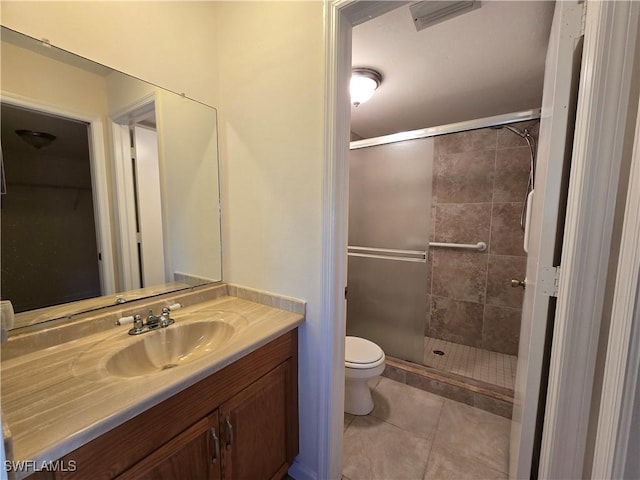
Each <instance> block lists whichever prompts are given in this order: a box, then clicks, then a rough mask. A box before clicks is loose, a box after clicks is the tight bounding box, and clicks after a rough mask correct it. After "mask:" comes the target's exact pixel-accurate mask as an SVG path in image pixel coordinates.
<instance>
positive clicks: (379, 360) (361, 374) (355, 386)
mask: <svg viewBox="0 0 640 480" xmlns="http://www.w3.org/2000/svg"><path fill="white" fill-rule="evenodd" d="M344 352H345V354H344V357H345V358H344V376H345V389H344V411H345V412H346V413H350V414H351V415H366V414H368V413H370V412H371V410H373V399H372V398H371V390H370V389H369V385H367V380H369V379H370V378H374V377H377V376H378V375H380V374H381V373H382V372H383V371H384V358H385V357H384V352H383V351H382V349H381V348H380V347H379V346H378V345H376V344H375V343H373V342H371V341H369V340H366V339H364V338H360V337H346V338H345V346H344Z"/></svg>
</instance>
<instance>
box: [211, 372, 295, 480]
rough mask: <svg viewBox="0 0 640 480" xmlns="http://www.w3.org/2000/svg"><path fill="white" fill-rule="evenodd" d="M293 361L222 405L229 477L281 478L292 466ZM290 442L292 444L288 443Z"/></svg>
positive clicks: (224, 459) (225, 467) (224, 470)
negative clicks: (289, 449)
mask: <svg viewBox="0 0 640 480" xmlns="http://www.w3.org/2000/svg"><path fill="white" fill-rule="evenodd" d="M291 376H292V369H291V362H290V361H287V362H285V363H283V364H281V365H280V366H278V367H276V368H275V369H274V370H272V371H271V372H270V373H268V374H267V375H265V376H264V377H262V378H261V379H260V380H258V381H257V382H255V383H254V384H252V385H250V386H249V387H247V388H246V389H244V390H243V391H242V392H240V393H239V394H237V395H236V396H235V397H233V398H232V399H231V400H229V401H228V402H226V403H224V404H223V405H222V406H221V407H220V428H221V430H222V431H223V433H224V434H223V439H224V442H223V443H224V446H223V448H222V451H223V452H222V473H223V477H224V479H225V480H230V479H251V480H262V479H272V478H277V479H280V478H282V476H283V475H284V474H285V473H286V471H287V469H288V467H289V463H288V462H289V461H290V458H289V455H288V448H290V437H291V432H290V428H289V425H290V423H289V422H288V417H290V416H292V415H293V414H294V413H295V412H294V411H292V410H295V409H293V408H292V407H291V405H290V404H291V400H290V395H288V391H289V390H290V382H291V381H292V379H291ZM288 442H289V443H288Z"/></svg>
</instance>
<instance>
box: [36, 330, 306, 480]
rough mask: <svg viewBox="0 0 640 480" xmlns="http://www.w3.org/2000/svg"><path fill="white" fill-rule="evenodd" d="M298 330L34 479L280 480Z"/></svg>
mask: <svg viewBox="0 0 640 480" xmlns="http://www.w3.org/2000/svg"><path fill="white" fill-rule="evenodd" d="M297 337H298V336H297V330H293V331H291V332H288V333H286V334H284V335H283V336H281V337H279V338H277V339H275V340H273V341H272V342H270V343H268V344H267V345H265V346H263V347H261V348H259V349H258V350H256V351H255V352H253V353H251V354H249V355H247V356H246V357H244V358H241V359H240V360H238V361H236V362H234V363H232V364H231V365H229V366H227V367H225V368H224V369H222V370H220V371H219V372H216V373H214V374H213V375H211V376H210V377H207V378H205V379H204V380H202V381H200V382H198V383H197V384H195V385H193V386H191V387H189V388H187V389H185V390H183V391H182V392H180V393H178V394H176V395H174V396H172V397H171V398H169V399H167V400H165V401H164V402H162V403H160V404H159V405H157V406H155V407H153V408H151V409H149V410H147V411H146V412H143V413H141V414H140V415H138V416H136V417H134V418H133V419H131V420H129V421H128V422H126V423H124V424H122V425H120V426H119V427H116V428H115V429H113V430H111V431H109V432H107V433H105V434H104V435H102V436H100V437H98V438H96V439H95V440H93V441H91V442H89V443H87V444H86V445H84V446H82V447H80V448H79V449H77V450H75V451H73V452H71V453H69V454H68V455H65V456H64V457H63V458H62V459H61V460H64V462H65V464H68V462H69V461H71V460H73V461H74V462H75V464H76V465H77V469H76V471H74V472H69V471H68V472H38V473H36V474H34V475H32V476H31V477H29V478H32V479H44V478H46V479H49V480H52V479H56V480H57V479H92V480H93V479H113V478H116V479H118V480H133V479H135V480H139V479H145V480H151V479H154V480H160V479H162V480H165V479H167V480H173V479H176V480H178V479H185V480H200V479H202V480H218V479H225V480H227V479H242V480H244V479H247V480H260V479H278V480H279V479H281V478H282V477H283V476H284V475H285V474H286V472H287V470H288V468H289V467H290V466H291V464H292V462H293V459H294V457H295V456H296V455H297V453H298V404H297V402H298V398H297V397H298V387H297V379H298V373H297V372H298V370H297V363H298V358H297V357H298V355H297V345H298V339H297Z"/></svg>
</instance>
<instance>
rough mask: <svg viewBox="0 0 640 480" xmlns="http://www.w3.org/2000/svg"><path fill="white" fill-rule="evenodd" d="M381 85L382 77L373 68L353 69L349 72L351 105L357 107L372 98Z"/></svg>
mask: <svg viewBox="0 0 640 480" xmlns="http://www.w3.org/2000/svg"><path fill="white" fill-rule="evenodd" d="M381 83H382V75H381V74H380V72H378V71H377V70H374V69H373V68H354V69H353V70H352V72H351V83H350V85H349V91H350V93H351V103H353V105H354V106H356V107H357V106H358V105H360V104H361V103H364V102H366V101H368V100H369V99H371V97H373V93H374V92H375V91H376V89H377V88H378V87H379V86H380V84H381Z"/></svg>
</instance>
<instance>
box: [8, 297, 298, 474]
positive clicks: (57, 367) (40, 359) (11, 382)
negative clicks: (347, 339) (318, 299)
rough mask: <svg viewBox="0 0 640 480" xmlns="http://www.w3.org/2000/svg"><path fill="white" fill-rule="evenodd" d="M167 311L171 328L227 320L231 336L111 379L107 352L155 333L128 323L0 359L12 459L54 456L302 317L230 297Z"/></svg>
mask: <svg viewBox="0 0 640 480" xmlns="http://www.w3.org/2000/svg"><path fill="white" fill-rule="evenodd" d="M171 316H172V318H174V320H175V321H176V323H175V324H174V325H176V326H179V325H184V324H187V323H192V322H197V321H208V320H212V319H213V320H222V321H228V322H229V323H230V324H232V325H233V326H234V328H235V333H234V335H233V336H232V337H231V338H230V339H229V340H227V341H226V342H225V343H224V344H223V345H221V346H220V347H219V348H218V349H216V350H215V351H213V352H211V353H208V354H206V355H204V356H202V357H200V358H197V359H194V360H193V361H191V362H190V363H185V364H182V365H179V366H178V367H175V368H170V369H168V370H162V371H158V372H155V373H151V374H146V375H140V376H136V377H120V376H115V375H112V374H110V373H109V372H108V371H107V369H106V362H107V360H108V358H109V357H110V356H111V355H113V353H114V352H116V351H119V350H121V349H122V348H124V347H126V346H128V345H129V344H132V343H135V342H138V341H140V340H141V339H142V338H144V337H145V335H155V334H156V333H158V332H152V333H145V334H142V335H136V336H133V335H128V334H127V331H128V330H129V328H130V327H131V325H128V326H122V327H118V328H117V329H110V330H108V331H106V332H103V333H95V334H93V335H89V336H86V337H83V338H80V339H77V340H73V341H69V342H66V343H62V344H60V345H55V346H52V347H49V348H45V349H42V350H38V351H35V352H32V353H28V354H25V355H21V356H17V357H15V358H11V359H9V360H6V361H3V362H2V367H1V374H2V412H3V420H4V421H6V423H7V425H8V428H9V429H10V431H11V441H12V445H13V460H15V461H27V460H32V461H35V462H37V463H38V464H39V463H40V462H42V461H52V460H56V459H58V458H60V457H62V456H63V455H66V454H67V453H69V452H71V451H73V450H75V449H77V448H78V447H80V446H82V445H84V444H85V443H87V442H89V441H91V440H93V439H94V438H97V437H98V436H100V435H102V434H103V433H105V432H107V431H109V430H110V429H112V428H114V427H116V426H118V425H120V424H122V423H124V422H126V421H127V420H129V419H131V418H133V417H135V416H136V415H138V414H140V413H141V412H143V411H145V410H147V409H148V408H150V407H152V406H154V405H157V404H158V403H160V402H162V401H163V400H166V399H167V398H169V397H171V396H172V395H174V394H176V393H177V392H179V391H181V390H183V389H185V388H187V387H189V386H191V385H193V384H195V383H196V382H198V381H199V380H202V379H203V378H206V377H207V376H209V375H211V374H213V373H215V372H216V371H218V370H220V369H222V368H224V367H225V366H227V365H229V364H231V363H233V362H234V361H236V360H238V359H239V358H241V357H243V356H245V355H247V354H248V353H250V352H252V351H254V350H256V349H258V348H259V347H261V346H263V345H265V344H267V343H269V342H270V341H271V340H274V339H275V338H277V337H279V336H281V335H282V334H284V333H286V332H288V331H290V330H292V329H294V328H295V327H296V326H298V325H300V324H301V323H302V321H303V318H304V317H303V315H300V314H297V313H292V312H289V311H285V310H280V309H277V308H273V307H269V306H266V305H263V304H259V303H255V302H252V301H248V300H243V299H240V298H236V297H230V296H222V297H220V298H217V299H215V300H210V301H206V302H202V303H198V304H195V305H192V306H190V307H186V308H182V309H180V310H177V311H175V312H172V313H171ZM174 325H171V326H169V327H168V329H171V328H174ZM16 478H18V477H16Z"/></svg>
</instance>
